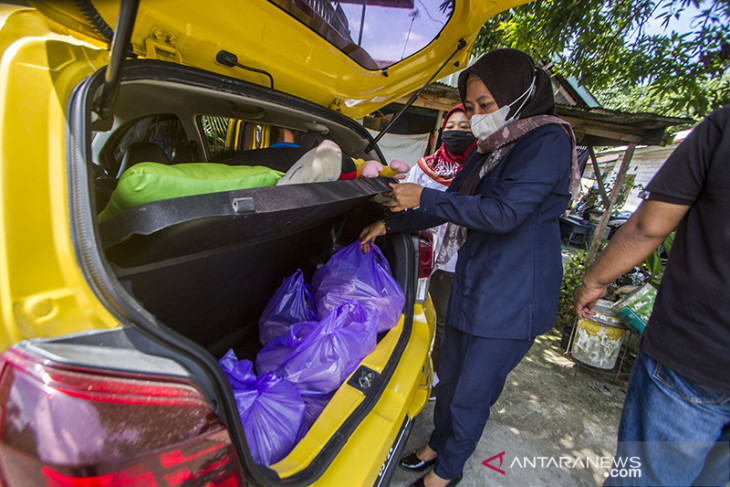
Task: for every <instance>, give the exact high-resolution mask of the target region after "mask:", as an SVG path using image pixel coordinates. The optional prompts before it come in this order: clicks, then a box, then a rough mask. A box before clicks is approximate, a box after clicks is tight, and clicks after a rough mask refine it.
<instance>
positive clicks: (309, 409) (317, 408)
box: [302, 392, 335, 429]
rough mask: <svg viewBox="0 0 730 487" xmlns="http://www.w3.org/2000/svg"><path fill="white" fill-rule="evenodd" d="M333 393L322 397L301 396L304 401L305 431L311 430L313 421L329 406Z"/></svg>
mask: <svg viewBox="0 0 730 487" xmlns="http://www.w3.org/2000/svg"><path fill="white" fill-rule="evenodd" d="M334 395H335V393H334V392H331V393H329V394H324V395H322V396H302V399H304V422H305V423H306V424H307V429H309V428H311V427H312V425H313V424H314V422H315V421H317V418H318V417H319V415H320V414H322V411H324V408H325V407H326V406H327V404H329V402H330V400H331V399H332V396H334Z"/></svg>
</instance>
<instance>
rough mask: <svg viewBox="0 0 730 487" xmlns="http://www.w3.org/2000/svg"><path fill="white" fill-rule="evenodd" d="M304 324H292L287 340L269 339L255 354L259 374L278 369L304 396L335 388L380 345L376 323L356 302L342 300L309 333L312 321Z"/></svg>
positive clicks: (277, 372)
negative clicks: (342, 301) (299, 325)
mask: <svg viewBox="0 0 730 487" xmlns="http://www.w3.org/2000/svg"><path fill="white" fill-rule="evenodd" d="M302 325H305V326H303V327H302V328H299V327H297V326H296V325H295V326H293V327H292V329H290V334H289V337H288V339H281V340H276V339H275V340H272V341H271V342H269V343H268V344H267V345H266V346H265V347H264V348H263V349H262V350H261V351H260V352H259V353H258V355H257V356H256V370H257V371H258V372H259V373H262V372H268V371H274V372H276V374H277V375H279V376H280V377H282V378H283V379H285V380H286V381H287V382H289V383H291V384H293V385H294V386H295V387H296V388H297V389H298V390H299V392H300V393H301V394H302V396H320V397H321V396H323V395H325V394H328V393H330V392H333V391H335V390H336V389H337V388H338V387H340V385H342V383H343V382H344V381H345V379H346V378H347V377H348V376H349V375H350V374H351V373H352V372H353V371H354V370H355V369H356V368H357V366H358V365H359V364H360V362H362V359H363V358H365V356H366V355H368V354H369V353H370V352H372V351H373V350H375V347H376V345H377V331H376V325H375V322H374V321H373V320H371V319H369V317H368V315H367V313H366V312H365V310H364V309H363V307H362V306H361V305H360V304H359V303H357V302H353V301H350V302H347V303H342V304H341V305H340V306H338V307H336V308H335V309H334V310H332V312H330V313H329V314H328V315H327V316H325V317H324V319H323V320H322V321H320V322H319V323H318V324H317V325H316V326H315V327H313V328H311V329H310V330H308V332H306V333H304V332H303V331H306V330H305V327H309V326H311V323H304V324H302ZM297 333H300V334H299V335H297Z"/></svg>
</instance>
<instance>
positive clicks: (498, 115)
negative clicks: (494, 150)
mask: <svg viewBox="0 0 730 487" xmlns="http://www.w3.org/2000/svg"><path fill="white" fill-rule="evenodd" d="M535 81H536V77H535V76H533V77H532V83H530V87H529V88H527V91H525V92H524V93H522V94H521V95H520V96H518V97H517V99H516V100H515V101H513V102H512V103H510V104H509V105H505V106H503V107H500V108H499V109H498V110H496V111H494V112H491V113H483V114H478V115H472V116H471V119H470V120H469V123H470V124H471V133H472V134H474V137H476V138H477V139H479V140H484V139H486V138H487V137H489V136H490V135H492V134H493V133H495V132H496V131H497V130H499V129H501V128H502V127H504V126H505V125H507V124H508V123H510V122H511V121H513V120H515V119H516V118H517V115H518V114H519V113H520V110H522V107H524V106H525V103H527V100H529V99H530V95H531V94H532V90H533V89H534V87H535ZM522 98H524V101H523V102H522V104H521V105H520V108H518V109H517V110H516V111H515V114H514V115H512V116H511V117H510V118H509V120H508V119H507V118H506V117H507V114H508V113H509V109H510V107H511V106H512V105H514V104H515V103H517V102H518V101H520V99H522Z"/></svg>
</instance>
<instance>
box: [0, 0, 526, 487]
mask: <svg viewBox="0 0 730 487" xmlns="http://www.w3.org/2000/svg"><path fill="white" fill-rule="evenodd" d="M515 3H519V2H516V1H514V0H507V1H502V0H498V1H483V0H451V1H449V0H368V1H363V0H347V1H339V2H338V1H328V0H268V1H266V0H257V1H241V0H208V1H180V0H148V1H143V2H138V1H134V0H124V1H123V2H122V1H119V0H118V1H105V0H75V1H68V0H67V1H58V0H55V1H51V0H48V1H33V2H31V4H32V7H28V6H19V5H17V4H16V5H0V52H1V53H2V54H1V55H2V58H1V61H0V116H1V117H2V119H1V120H2V122H1V123H0V127H1V128H0V141H1V142H0V147H1V149H0V204H1V205H2V212H1V213H0V223H1V225H0V228H1V230H0V232H1V233H0V235H1V236H2V238H0V267H1V269H0V312H2V318H1V319H2V327H1V328H0V351H3V352H4V353H3V355H2V358H1V359H0V374H1V375H0V415H1V416H0V485H4V486H23V487H27V486H36V485H38V486H131V485H145V486H155V485H159V486H163V485H165V486H167V485H170V486H194V485H195V486H197V485H199V486H214V485H215V486H237V485H266V486H274V485H282V486H284V485H286V486H300V485H302V486H303V485H329V486H338V487H341V486H360V485H387V484H388V482H389V480H390V478H391V476H392V473H393V469H394V468H395V465H396V463H397V462H396V460H397V458H398V457H399V456H400V454H401V452H402V448H403V446H404V444H405V441H406V439H407V437H408V433H409V432H410V428H411V425H412V420H413V418H414V416H415V415H416V414H418V413H419V411H420V410H421V409H422V408H423V406H424V404H425V403H426V401H427V398H428V395H429V392H430V383H431V380H430V375H431V366H430V361H429V348H430V346H431V342H432V336H433V322H434V316H433V311H432V307H431V306H430V304H429V301H428V300H427V299H425V300H424V299H418V296H419V292H418V287H419V286H418V277H419V276H418V267H419V266H418V263H419V244H418V241H417V239H415V238H414V237H413V236H410V235H388V236H387V238H386V237H382V238H381V239H380V240H379V241H378V245H379V247H380V248H381V249H382V251H383V254H384V255H385V256H386V258H387V259H388V262H389V266H390V268H391V270H392V274H393V277H394V278H395V279H396V280H397V281H398V283H399V284H400V286H401V287H402V289H403V291H404V293H405V298H406V300H405V306H404V309H403V311H402V314H401V316H400V319H399V321H398V322H397V323H393V327H392V328H391V329H390V330H389V331H387V332H383V333H380V334H379V335H378V341H377V347H376V348H375V350H374V351H373V352H372V353H370V354H369V355H367V356H366V357H365V359H364V360H363V361H362V363H360V365H359V366H358V368H357V370H355V371H354V372H353V373H352V375H351V376H350V377H349V378H348V379H347V380H346V381H345V382H344V383H342V385H341V386H340V387H339V389H337V390H336V392H335V393H334V395H333V396H332V397H331V399H330V400H329V402H328V403H327V404H326V407H325V408H324V410H323V411H322V413H321V414H320V415H319V417H318V418H317V419H316V421H315V422H314V423H313V424H312V426H311V428H309V430H308V432H307V433H306V435H305V436H304V437H303V438H301V439H300V440H299V441H298V442H297V443H296V445H294V446H293V448H292V449H291V451H290V452H289V453H288V454H286V456H284V457H283V458H281V459H279V460H278V461H276V462H275V463H272V464H271V465H260V464H258V463H256V462H254V461H253V459H252V456H251V449H250V445H249V443H248V442H247V440H246V436H245V434H244V429H243V426H242V422H241V419H240V414H239V411H238V410H237V406H236V402H235V399H234V396H233V393H232V389H231V386H230V384H229V381H228V378H227V377H226V375H225V373H224V372H223V370H222V369H221V367H220V366H219V363H218V360H219V359H220V358H221V357H222V356H223V355H224V354H225V353H226V351H227V350H229V349H233V350H235V352H236V355H237V356H238V357H239V358H241V359H243V358H245V359H250V360H253V358H254V356H255V355H256V353H257V352H258V351H259V350H260V349H261V344H260V342H259V340H258V328H257V327H258V320H259V317H260V315H261V313H262V310H263V309H264V307H265V306H266V304H267V302H268V300H269V298H270V297H271V296H272V294H273V293H274V292H275V290H276V289H277V288H278V286H279V285H280V284H281V282H282V279H284V278H285V277H286V276H289V275H291V274H292V273H293V272H295V271H296V270H297V269H301V270H302V272H303V274H304V275H305V276H306V277H307V278H311V276H312V274H313V272H314V271H315V270H316V269H317V268H318V267H319V266H321V265H322V264H323V262H325V261H326V260H327V259H328V258H329V257H330V255H331V254H332V253H333V250H334V249H336V248H338V247H341V246H344V245H347V244H349V243H351V242H353V241H355V240H356V239H357V236H358V233H359V231H360V230H361V229H362V228H363V226H365V225H366V224H368V223H370V222H372V221H374V220H376V219H377V218H380V217H381V216H382V215H383V211H384V210H383V207H382V206H380V205H378V204H377V203H376V202H374V201H373V199H374V198H375V197H376V195H378V194H379V193H380V192H382V191H384V190H386V189H388V183H389V182H392V179H389V178H387V177H376V178H372V179H367V178H357V177H356V176H357V173H358V172H357V167H359V166H358V164H359V163H361V162H362V161H370V160H376V161H383V156H382V153H381V152H380V149H379V148H378V146H377V143H376V142H377V140H374V139H373V138H372V136H371V135H370V134H369V132H368V131H367V130H365V129H364V128H363V126H362V125H361V124H360V123H358V122H357V119H358V118H359V117H363V116H364V115H366V114H369V113H371V112H373V111H374V110H376V109H378V108H379V107H382V106H384V105H386V104H388V103H390V102H392V101H393V100H396V99H398V98H399V97H401V96H403V95H405V94H408V93H412V92H414V91H416V90H417V89H419V88H420V87H421V86H423V85H424V84H426V83H427V82H428V81H429V80H430V79H432V78H433V77H434V76H438V77H441V76H446V75H448V74H449V73H452V72H454V71H456V70H457V69H459V67H460V66H463V65H464V63H465V62H466V60H467V59H468V56H469V51H470V48H471V45H472V44H473V42H474V39H475V38H476V35H477V33H478V32H479V29H480V27H481V26H482V24H483V23H484V22H485V21H486V19H488V18H489V17H490V16H492V15H494V14H495V13H497V12H499V11H501V10H504V9H506V8H509V7H511V6H513V5H514V4H515ZM324 141H331V142H334V143H335V144H336V146H337V147H338V148H339V150H340V152H339V154H340V157H341V162H340V163H341V169H340V171H339V172H340V173H341V174H340V176H339V177H337V178H336V179H334V180H333V179H332V178H330V180H325V181H322V180H319V181H313V182H308V183H300V184H292V185H272V184H271V183H270V181H269V182H261V180H258V179H257V180H256V181H254V182H252V180H251V177H250V176H251V171H253V170H254V169H252V168H258V169H256V171H262V173H263V174H264V175H265V176H271V175H274V177H277V178H278V177H280V176H281V174H282V173H287V172H288V171H290V170H291V167H292V164H293V163H294V162H295V161H297V160H298V159H299V158H300V157H302V155H303V154H305V153H306V152H307V151H309V150H310V149H312V148H315V147H318V146H319V145H320V144H322V143H323V142H324ZM358 161H360V162H358ZM353 167H355V170H354V172H353ZM242 168H243V172H245V173H246V174H245V176H243V177H242V176H241V171H242ZM257 174H258V173H257ZM134 178H137V179H134ZM241 179H244V180H245V181H241ZM130 181H132V182H131V183H130ZM134 181H136V183H135V182H134ZM426 275H427V273H426ZM420 295H421V296H423V295H424V293H422V292H421V293H420Z"/></svg>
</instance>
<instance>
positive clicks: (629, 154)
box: [587, 143, 636, 262]
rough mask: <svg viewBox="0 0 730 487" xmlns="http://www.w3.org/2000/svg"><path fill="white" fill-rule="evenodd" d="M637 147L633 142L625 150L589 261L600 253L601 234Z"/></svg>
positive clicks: (591, 247) (597, 229)
mask: <svg viewBox="0 0 730 487" xmlns="http://www.w3.org/2000/svg"><path fill="white" fill-rule="evenodd" d="M635 149H636V144H634V143H631V144H629V146H628V147H627V148H626V152H624V157H623V159H622V160H621V168H620V169H619V171H618V176H617V177H616V182H615V183H614V185H613V188H612V189H611V197H610V198H609V200H608V205H607V207H606V211H605V212H603V216H601V221H600V223H599V224H598V228H596V233H594V234H593V240H592V241H591V246H590V248H589V249H588V259H587V262H593V261H594V260H595V258H596V255H598V248H599V247H600V245H601V240H602V238H601V236H602V235H603V231H604V230H605V229H606V225H608V220H609V219H610V218H611V210H612V209H613V205H614V204H615V203H616V200H617V199H618V194H619V192H620V191H621V189H622V188H623V185H624V181H625V180H626V171H628V170H629V163H630V162H631V158H632V157H633V156H634V150H635Z"/></svg>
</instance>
